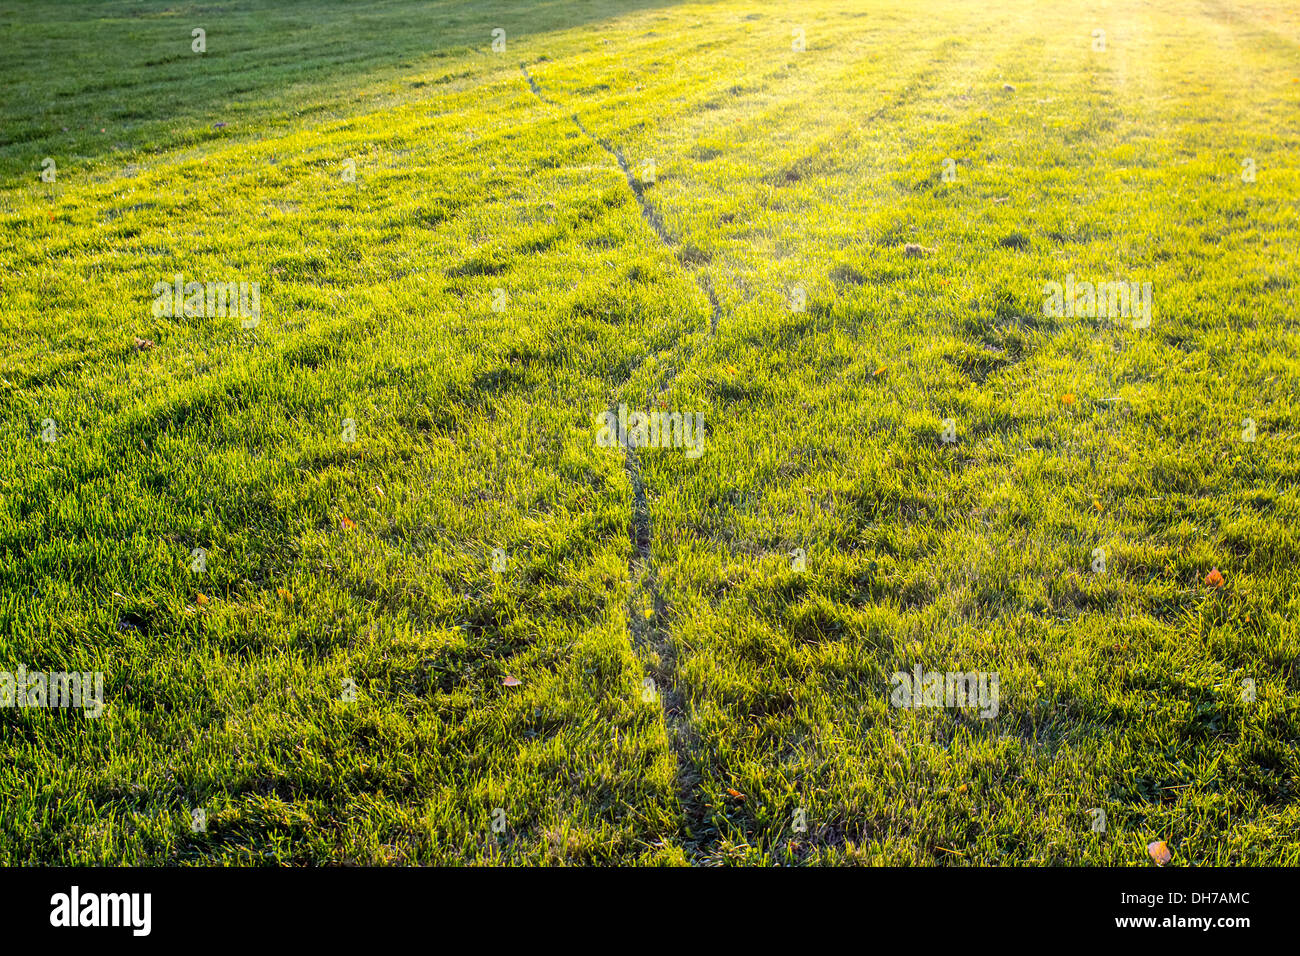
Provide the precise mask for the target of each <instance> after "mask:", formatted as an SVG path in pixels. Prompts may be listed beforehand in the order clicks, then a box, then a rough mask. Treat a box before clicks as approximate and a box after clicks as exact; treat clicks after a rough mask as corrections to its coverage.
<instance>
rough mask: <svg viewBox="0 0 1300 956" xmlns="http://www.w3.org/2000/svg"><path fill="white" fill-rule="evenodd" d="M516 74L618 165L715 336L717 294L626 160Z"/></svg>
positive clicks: (575, 116)
mask: <svg viewBox="0 0 1300 956" xmlns="http://www.w3.org/2000/svg"><path fill="white" fill-rule="evenodd" d="M519 70H520V72H522V73H523V74H524V79H526V80H527V81H528V86H529V88H530V89H531V90H532V91H533V93H534V95H536V96H537V98H538V99H539V100H541V101H542V102H543V103H545V104H546V105H547V106H550V107H553V108H554V109H557V110H559V111H560V112H562V113H568V116H569V119H571V120H573V124H574V125H575V126H577V127H578V129H580V130H581V131H582V133H583V135H584V136H586V137H587V138H588V139H590V140H591V141H592V142H593V143H595V144H596V145H597V146H599V147H600V148H601V149H603V150H604V151H605V152H607V153H609V155H610V156H612V157H614V161H615V162H616V163H618V168H619V169H621V170H622V171H623V176H624V178H625V179H626V180H627V186H628V188H629V189H631V190H632V195H634V196H636V201H637V204H638V205H639V206H640V207H641V218H643V219H644V220H645V221H646V222H647V223H649V225H650V228H651V229H653V230H654V231H655V235H657V236H658V237H659V239H660V241H661V242H663V244H664V245H666V246H668V248H670V249H671V250H672V251H673V253H674V256H675V257H676V259H677V261H678V262H679V263H681V264H682V265H683V266H685V267H686V268H687V271H688V272H690V274H691V278H693V279H694V280H695V284H696V285H698V286H699V287H700V289H701V290H703V292H704V294H705V296H707V297H708V300H709V306H710V308H711V310H712V313H711V315H710V317H709V334H710V335H712V334H714V333H716V332H717V331H718V319H719V317H720V316H721V315H722V305H721V303H720V302H719V301H718V296H717V294H716V293H715V292H714V291H713V283H711V282H710V281H709V277H708V276H707V275H705V274H704V273H702V272H700V271H699V270H697V269H696V268H695V267H694V266H693V264H692V263H691V262H690V260H689V259H687V258H686V257H685V256H684V255H683V249H682V244H681V241H680V240H678V239H677V238H676V237H674V236H673V234H672V233H671V232H669V230H668V227H667V226H666V225H665V224H664V220H663V217H662V216H661V215H659V210H657V209H655V207H654V205H653V204H652V203H651V202H650V200H649V199H647V198H646V195H645V190H644V189H643V188H642V187H641V183H640V182H639V181H638V180H637V178H636V176H634V175H633V174H632V167H631V166H629V165H628V162H627V158H626V157H625V156H624V155H623V151H622V150H621V149H619V148H618V147H617V146H616V145H615V144H613V143H611V142H610V141H609V140H607V139H605V138H603V137H601V136H597V135H596V134H595V133H593V132H592V131H591V130H589V129H588V128H587V126H586V124H585V123H583V122H582V119H581V118H580V117H579V116H578V114H577V113H575V112H572V111H570V110H565V109H564V107H563V106H561V105H560V104H559V103H557V102H556V101H555V100H553V99H551V98H550V97H549V96H547V95H546V92H545V91H544V90H543V89H542V88H541V86H540V85H539V84H538V82H537V80H535V79H533V75H532V74H531V73H529V72H528V66H527V65H526V64H524V63H520V64H519Z"/></svg>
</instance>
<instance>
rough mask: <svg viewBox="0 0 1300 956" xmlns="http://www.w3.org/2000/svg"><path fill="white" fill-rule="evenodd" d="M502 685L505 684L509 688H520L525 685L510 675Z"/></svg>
mask: <svg viewBox="0 0 1300 956" xmlns="http://www.w3.org/2000/svg"><path fill="white" fill-rule="evenodd" d="M501 683H503V684H505V685H506V686H507V687H518V686H519V685H520V684H522V683H523V681H521V680H520V679H519V678H518V677H513V676H511V675H510V674H507V675H506V677H505V680H503V681H502V682H501Z"/></svg>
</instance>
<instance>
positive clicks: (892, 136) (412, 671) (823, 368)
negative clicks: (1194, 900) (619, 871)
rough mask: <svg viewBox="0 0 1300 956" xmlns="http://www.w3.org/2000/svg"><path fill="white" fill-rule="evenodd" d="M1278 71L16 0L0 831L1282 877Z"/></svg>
mask: <svg viewBox="0 0 1300 956" xmlns="http://www.w3.org/2000/svg"><path fill="white" fill-rule="evenodd" d="M196 29H197V30H202V31H203V32H202V33H201V34H199V36H198V37H196V36H195V34H194V31H195V30H196ZM497 30H503V31H504V35H502V34H500V33H494V31H497ZM1298 48H1300V9H1297V8H1296V6H1295V4H1294V3H1291V2H1287V0H1252V2H1250V3H1231V2H1228V0H1187V2H1175V0H1151V2H1139V0H1088V2H1086V3H1082V4H1080V3H1074V2H1066V0H1052V2H1035V0H998V2H997V3H996V4H973V3H967V2H961V0H934V2H929V3H926V4H924V5H923V8H922V7H918V6H917V5H916V4H915V3H912V2H907V0H807V2H801V3H798V4H794V3H789V4H786V3H758V2H754V0H716V2H700V3H669V2H667V0H663V2H656V0H626V2H624V0H600V2H596V0H587V2H580V0H550V2H546V3H538V4H525V3H505V2H500V0H485V2H469V0H441V2H413V0H376V2H347V0H311V2H306V0H303V2H288V3H271V2H269V0H217V2H213V3H205V4H194V3H187V2H182V3H162V2H156V0H109V2H103V3H84V4H81V3H60V4H41V3H36V2H13V0H8V2H0V265H2V266H3V270H2V271H0V330H2V331H3V333H4V334H3V336H2V337H0V440H2V441H3V449H4V453H3V455H2V456H0V672H3V673H0V705H4V704H5V683H4V674H5V673H8V674H17V673H18V672H19V669H20V668H23V669H25V670H26V671H27V672H38V673H56V672H77V673H86V674H90V673H99V674H102V712H101V713H99V714H98V716H92V714H91V710H90V709H88V708H84V707H83V708H80V709H78V708H75V707H68V708H58V707H49V706H20V704H21V699H20V694H19V692H18V690H17V687H18V686H19V684H20V683H21V682H19V681H18V679H17V678H14V679H13V680H11V681H10V696H9V700H10V702H11V704H12V706H0V864H10V865H13V864H59V865H68V864H112V865H116V864H135V865H142V864H145V865H153V864H240V865H247V864H337V863H361V864H415V863H419V864H430V863H432V864H462V863H469V864H489V863H507V864H518V863H523V864H538V863H552V864H611V863H613V864H695V865H719V864H761V865H771V864H795V865H799V864H845V863H865V864H876V865H881V864H890V865H893V864H922V865H937V864H946V865H953V864H957V865H990V864H1011V865H1029V864H1051V865H1083V864H1094V865H1095V864H1102V865H1121V866H1151V865H1154V864H1153V863H1152V858H1151V856H1150V855H1149V854H1148V845H1149V844H1152V843H1155V842H1159V841H1163V842H1165V843H1166V845H1167V847H1168V849H1169V851H1170V852H1171V854H1172V861H1171V863H1170V865H1187V864H1193V865H1208V864H1240V865H1268V864H1272V865H1300V799H1298V798H1300V668H1298V667H1297V655H1298V653H1300V624H1298V623H1297V622H1298V621H1300V329H1298V328H1297V314H1298V313H1297V295H1296V293H1297V275H1298V263H1300V129H1298V128H1297V125H1296V122H1295V121H1296V117H1297V115H1300V56H1298V53H1297V51H1298ZM178 283H179V286H180V289H181V294H180V295H176V294H175V290H176V288H177V284H178ZM190 283H198V284H199V285H198V286H191V287H190V288H189V289H187V288H186V286H187V284H190ZM241 283H242V284H244V289H243V292H242V294H241V293H240V291H239V286H240V284H241ZM223 289H224V290H225V291H224V292H223ZM232 289H234V290H236V291H234V292H232V291H230V290H232ZM1084 289H1086V292H1085V291H1081V290H1084ZM194 290H197V291H194ZM214 290H215V291H214ZM1098 290H1099V291H1098ZM1094 292H1097V293H1098V294H1097V296H1096V297H1095V298H1094V296H1093V293H1094ZM227 293H229V294H228V295H227ZM1054 296H1055V298H1053V297H1054ZM1062 303H1064V305H1063V306H1062ZM1099 303H1100V304H1099ZM650 412H654V413H655V414H656V416H657V415H658V414H659V413H661V412H662V413H663V414H664V415H665V416H668V415H672V416H676V417H674V418H672V419H671V423H672V424H671V425H670V424H669V419H667V418H665V419H664V420H663V422H662V428H659V427H657V426H658V424H659V419H658V418H657V417H656V429H655V431H654V432H653V433H652V434H653V435H654V436H655V438H654V439H653V440H651V441H650V442H649V443H647V441H646V440H644V438H645V429H644V428H643V429H641V430H640V431H638V430H637V428H636V424H637V421H638V419H639V420H640V421H641V422H642V423H643V424H644V422H645V419H646V413H650ZM683 418H684V420H685V424H686V426H687V427H688V428H691V432H690V434H689V435H688V436H687V438H686V439H685V440H683V441H678V440H677V439H681V438H682V433H683V429H682V427H681V425H682V420H683ZM620 421H621V424H622V426H624V427H625V432H624V437H628V436H630V437H628V440H626V441H620V440H619V429H620ZM611 434H612V435H613V436H614V439H613V440H609V439H610V435H611ZM638 437H640V438H642V439H643V440H641V441H638V440H637V439H638ZM662 445H669V446H672V447H660V446H662ZM950 673H957V674H965V675H970V676H971V677H972V678H974V677H975V675H979V681H978V683H979V686H980V687H981V698H980V705H979V706H976V705H974V704H973V703H971V702H968V704H969V706H961V705H960V699H959V701H958V703H957V704H955V705H954V704H953V703H952V700H951V698H949V699H948V700H947V701H944V700H938V701H932V700H929V699H928V698H923V695H922V694H921V693H920V691H919V689H918V693H917V695H916V697H915V698H913V697H911V696H909V695H908V694H906V693H904V694H902V700H903V703H904V704H908V703H910V704H912V705H913V706H900V692H899V688H898V684H899V677H898V676H896V675H903V677H904V679H905V680H908V679H911V680H915V677H916V675H920V676H921V677H923V678H924V677H928V676H929V675H933V674H939V675H941V679H942V675H945V674H950ZM915 682H916V683H918V684H920V683H922V681H920V680H916V681H915ZM984 690H988V691H989V694H991V698H990V697H986V696H985V695H984ZM31 703H32V701H31V699H30V697H29V699H28V704H31ZM918 704H919V705H920V706H915V705H918Z"/></svg>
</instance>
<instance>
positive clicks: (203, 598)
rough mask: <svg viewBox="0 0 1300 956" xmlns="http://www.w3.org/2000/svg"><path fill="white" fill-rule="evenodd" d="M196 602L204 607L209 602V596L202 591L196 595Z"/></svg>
mask: <svg viewBox="0 0 1300 956" xmlns="http://www.w3.org/2000/svg"><path fill="white" fill-rule="evenodd" d="M194 603H195V604H197V605H198V606H199V607H203V606H205V605H206V604H207V603H208V596H207V595H206V594H201V593H200V594H196V595H194Z"/></svg>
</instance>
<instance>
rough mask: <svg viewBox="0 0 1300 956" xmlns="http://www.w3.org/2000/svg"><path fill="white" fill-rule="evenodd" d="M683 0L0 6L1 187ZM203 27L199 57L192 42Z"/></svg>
mask: <svg viewBox="0 0 1300 956" xmlns="http://www.w3.org/2000/svg"><path fill="white" fill-rule="evenodd" d="M676 2H677V0H587V2H578V0H554V2H549V3H535V4H532V3H521V2H517V0H516V2H511V0H442V2H432V3H430V2H419V0H388V2H369V3H359V2H355V0H298V2H280V3H272V2H268V0H233V2H224V3H219V4H215V5H210V4H196V3H185V4H172V3H167V2H161V0H113V2H108V3H68V4H57V5H54V4H38V3H34V2H25V3H19V4H17V5H14V6H10V7H8V9H7V10H4V11H0V32H3V33H4V35H5V42H4V44H3V45H2V46H0V182H3V181H8V180H14V179H17V180H19V181H20V182H21V181H23V180H27V179H30V180H31V182H32V183H36V182H38V179H37V176H38V173H39V171H40V163H41V160H42V158H44V157H46V156H50V157H60V156H62V157H73V156H75V157H76V158H77V161H78V162H87V161H89V162H95V161H97V160H101V159H102V158H103V157H105V156H106V155H108V154H112V153H115V152H116V153H120V154H122V156H121V157H120V159H121V161H122V162H125V160H126V157H127V156H129V155H131V154H133V153H136V152H139V151H143V150H146V149H149V150H157V149H166V148H175V147H178V146H186V145H194V144H197V143H200V142H203V141H204V140H206V139H212V138H217V137H220V136H222V135H224V134H223V133H222V131H221V128H218V127H217V126H216V124H217V123H222V122H229V121H232V118H233V117H236V116H240V115H242V116H243V117H244V118H246V119H247V120H256V119H260V118H262V117H266V116H268V115H269V116H275V117H277V118H283V117H288V116H298V117H300V116H302V115H304V114H308V113H313V112H321V113H330V112H334V111H337V110H339V109H340V108H341V107H345V106H346V104H347V103H348V102H349V101H350V98H351V97H353V96H355V95H356V94H357V93H358V92H359V91H361V90H362V89H363V88H364V87H367V86H373V85H378V84H387V85H388V86H389V87H390V88H391V84H392V83H393V81H395V80H398V79H401V78H405V79H407V80H409V81H410V82H411V85H413V86H419V87H424V86H429V85H430V83H433V84H436V83H437V82H438V77H436V76H433V77H432V78H429V77H427V76H419V77H418V78H415V77H414V76H413V75H414V74H415V73H416V71H421V70H425V71H429V73H430V74H436V73H437V71H438V61H439V60H441V59H448V60H450V58H452V57H464V56H471V55H474V54H475V53H477V54H478V55H479V56H482V57H484V58H485V60H486V58H487V57H489V56H491V55H492V53H491V45H492V39H493V38H492V31H493V30H494V29H497V28H500V29H503V30H505V31H506V39H507V43H508V44H510V45H511V46H515V45H518V47H519V49H523V50H527V49H528V44H529V43H530V42H531V41H532V40H534V39H535V38H537V37H538V36H541V35H543V34H546V33H551V32H555V31H561V30H567V29H572V28H574V27H579V26H584V25H590V24H599V23H601V22H603V21H606V20H610V19H613V18H616V17H619V16H622V15H625V14H629V13H636V12H640V11H645V10H650V9H654V8H657V7H664V6H670V5H673V4H674V3H676ZM196 29H202V30H203V31H205V35H204V38H203V39H204V42H205V44H206V50H205V52H203V53H196V52H194V51H193V50H192V48H191V47H192V44H193V43H194V42H195V41H194V40H193V39H192V34H193V31H194V30H196ZM511 52H512V57H511V58H502V64H503V65H507V64H508V65H510V66H512V67H513V65H514V63H515V62H516V58H514V57H513V54H514V52H515V51H514V50H512V51H511ZM456 65H457V66H459V67H461V68H462V72H461V73H458V74H456V75H457V76H458V77H466V76H468V75H470V74H468V73H464V72H463V66H464V63H463V62H461V63H458V64H456ZM448 66H449V68H452V67H451V64H450V63H449V64H448ZM431 88H432V89H434V90H436V88H437V87H436V85H434V86H432V87H431ZM56 161H57V160H56ZM10 185H14V183H10Z"/></svg>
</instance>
